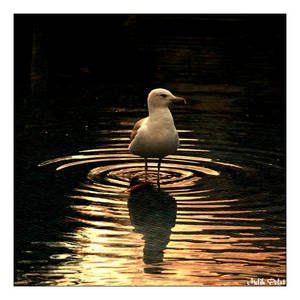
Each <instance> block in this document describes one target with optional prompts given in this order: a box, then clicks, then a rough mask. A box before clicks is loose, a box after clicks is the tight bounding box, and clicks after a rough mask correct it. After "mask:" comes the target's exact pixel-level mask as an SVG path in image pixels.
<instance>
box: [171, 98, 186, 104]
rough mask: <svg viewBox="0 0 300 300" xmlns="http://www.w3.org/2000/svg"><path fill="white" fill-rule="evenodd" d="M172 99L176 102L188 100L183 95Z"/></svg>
mask: <svg viewBox="0 0 300 300" xmlns="http://www.w3.org/2000/svg"><path fill="white" fill-rule="evenodd" d="M172 101H174V102H183V103H184V104H186V100H185V99H184V98H182V97H175V98H173V99H172Z"/></svg>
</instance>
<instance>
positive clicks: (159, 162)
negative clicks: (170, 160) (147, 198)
mask: <svg viewBox="0 0 300 300" xmlns="http://www.w3.org/2000/svg"><path fill="white" fill-rule="evenodd" d="M161 161H162V158H159V159H158V164H157V185H158V187H160V182H159V179H160V178H159V171H160V164H161Z"/></svg>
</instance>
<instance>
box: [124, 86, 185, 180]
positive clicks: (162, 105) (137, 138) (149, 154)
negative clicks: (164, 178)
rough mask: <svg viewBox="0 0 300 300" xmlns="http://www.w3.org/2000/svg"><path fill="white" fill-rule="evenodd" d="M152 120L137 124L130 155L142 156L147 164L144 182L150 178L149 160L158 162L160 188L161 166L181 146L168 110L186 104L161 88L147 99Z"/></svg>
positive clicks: (133, 132) (153, 91)
mask: <svg viewBox="0 0 300 300" xmlns="http://www.w3.org/2000/svg"><path fill="white" fill-rule="evenodd" d="M147 102H148V112H149V116H148V117H146V118H143V119H141V120H139V121H137V122H136V123H135V125H134V127H133V130H132V132H131V135H130V140H131V143H130V145H129V147H128V150H129V152H130V153H132V154H135V155H138V156H141V157H143V158H144V161H145V181H146V182H147V175H148V164H147V161H148V158H158V165H157V185H158V186H159V184H160V177H159V171H160V165H161V161H162V159H163V158H164V157H165V156H167V155H169V154H173V153H175V152H176V150H177V148H178V146H179V139H178V133H177V130H176V128H175V125H174V120H173V117H172V114H171V112H170V110H169V104H170V103H171V102H184V103H185V104H186V100H185V99H184V98H182V97H176V96H174V95H173V94H172V93H171V92H170V91H168V90H166V89H162V88H158V89H154V90H152V91H151V92H150V93H149V95H148V100H147Z"/></svg>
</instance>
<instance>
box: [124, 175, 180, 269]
mask: <svg viewBox="0 0 300 300" xmlns="http://www.w3.org/2000/svg"><path fill="white" fill-rule="evenodd" d="M137 185H138V179H137V178H136V177H135V178H133V179H132V180H131V183H130V186H137ZM128 209H129V214H130V221H131V224H132V226H133V227H134V228H135V232H138V233H141V234H143V236H144V237H143V239H144V240H145V245H144V262H145V263H146V264H151V263H158V262H162V261H163V256H164V250H165V249H166V247H167V245H168V243H169V241H170V235H171V229H172V227H174V225H175V223H176V210H177V207H176V201H175V199H174V198H173V197H172V196H170V195H169V194H167V193H165V192H163V191H161V190H160V189H156V188H154V187H153V186H152V185H150V184H148V185H142V186H141V187H140V188H138V189H132V190H131V192H130V197H129V199H128Z"/></svg>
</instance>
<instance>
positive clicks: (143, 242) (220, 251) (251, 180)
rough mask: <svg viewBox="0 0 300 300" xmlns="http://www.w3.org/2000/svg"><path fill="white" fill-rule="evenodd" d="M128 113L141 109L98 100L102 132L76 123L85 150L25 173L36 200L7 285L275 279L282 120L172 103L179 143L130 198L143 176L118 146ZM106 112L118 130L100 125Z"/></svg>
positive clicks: (279, 258)
mask: <svg viewBox="0 0 300 300" xmlns="http://www.w3.org/2000/svg"><path fill="white" fill-rule="evenodd" d="M116 111H118V112H116ZM136 115H139V116H140V117H143V116H144V115H145V109H142V110H140V111H139V110H137V111H134V112H131V113H129V112H127V113H126V111H122V109H121V107H120V108H118V109H115V108H114V109H111V108H106V109H105V111H104V114H103V119H102V120H99V123H98V124H99V127H100V128H101V127H102V128H103V129H101V130H89V128H88V126H87V125H85V134H84V135H83V138H84V139H85V140H86V139H87V140H94V141H95V143H94V145H96V147H94V148H78V149H77V151H74V153H72V154H71V155H68V156H62V157H55V158H53V159H51V160H48V161H45V162H43V163H41V164H40V167H37V168H36V169H35V172H37V174H38V175H37V177H39V176H45V178H44V180H43V181H42V183H41V184H42V185H43V187H42V192H41V194H40V195H39V197H40V198H39V200H38V202H39V203H40V204H41V207H39V206H37V207H34V208H33V209H37V210H39V209H40V210H41V213H40V214H38V216H35V217H34V218H33V219H32V220H27V222H28V224H29V227H28V228H29V230H28V228H27V231H26V230H25V231H24V235H22V238H21V240H22V249H20V251H19V252H18V254H17V262H16V272H17V277H16V281H15V284H17V285H63V286H64V285H126V286H128V285H206V286H207V285H231V286H232V285H247V283H249V282H250V280H251V278H254V279H257V278H265V279H269V278H275V279H278V278H279V279H281V280H283V279H285V272H286V270H285V255H286V252H285V199H284V198H285V196H284V193H285V186H284V184H285V178H284V176H285V171H284V170H285V169H284V152H283V147H284V145H283V140H282V136H281V135H280V132H281V130H282V128H281V127H280V126H278V125H276V124H271V125H270V124H269V125H268V123H265V122H258V121H257V120H255V121H251V120H247V117H245V118H244V119H241V118H235V117H233V115H232V114H228V113H226V112H225V113H223V114H216V113H215V112H208V111H207V112H205V113H204V112H200V111H198V110H197V107H196V106H193V105H187V106H185V107H183V106H180V107H178V106H177V107H176V108H174V109H173V115H174V118H175V122H176V126H177V128H178V130H179V136H180V144H181V145H180V148H179V149H178V152H177V153H176V154H175V155H170V156H168V157H166V158H165V159H164V160H163V163H162V166H161V185H160V189H158V188H157V186H156V184H155V182H156V164H157V162H156V161H155V160H152V161H151V162H150V164H149V167H150V168H149V172H150V180H151V181H152V182H153V186H152V187H150V186H149V187H146V188H142V189H140V190H137V191H136V192H133V193H131V194H130V193H128V192H127V189H128V188H129V185H130V182H131V180H132V178H134V177H138V178H140V180H141V181H142V180H143V178H144V162H143V159H141V158H139V157H136V156H134V155H131V154H129V153H128V150H127V147H128V143H129V135H130V129H131V126H132V124H133V123H134V121H135V120H136ZM110 118H116V119H117V121H116V122H117V123H118V124H119V126H118V127H119V129H114V128H108V126H107V120H108V119H110ZM44 134H45V133H44ZM270 137H272V143H270V144H271V145H270V146H269V145H268V142H267V141H268V140H269V139H270ZM274 145H275V146H274ZM36 184H37V183H36ZM42 201H46V202H47V201H50V202H49V203H47V204H45V203H44V204H42V203H41V202H42ZM36 205H39V204H36ZM55 206H57V207H56V208H55ZM47 210H49V211H48V212H47ZM42 214H46V215H47V214H49V215H48V216H42Z"/></svg>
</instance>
